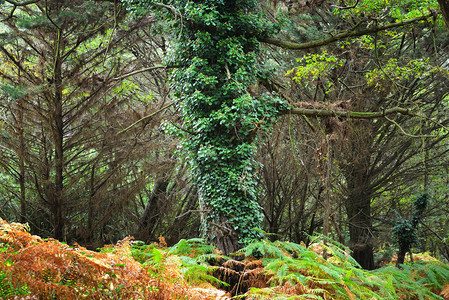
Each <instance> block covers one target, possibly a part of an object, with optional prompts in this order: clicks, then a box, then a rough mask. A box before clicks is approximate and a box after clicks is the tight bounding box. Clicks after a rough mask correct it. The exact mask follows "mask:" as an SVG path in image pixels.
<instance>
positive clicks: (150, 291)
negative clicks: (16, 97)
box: [0, 219, 449, 300]
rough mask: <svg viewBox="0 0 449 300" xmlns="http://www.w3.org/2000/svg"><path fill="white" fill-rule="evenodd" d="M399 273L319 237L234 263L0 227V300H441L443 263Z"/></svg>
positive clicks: (188, 244)
mask: <svg viewBox="0 0 449 300" xmlns="http://www.w3.org/2000/svg"><path fill="white" fill-rule="evenodd" d="M418 257H419V255H415V258H418ZM423 258H425V256H423ZM402 267H403V269H398V268H396V267H395V266H394V264H393V263H390V264H389V265H387V266H384V267H382V268H380V269H377V270H374V271H366V270H363V269H361V268H360V266H359V265H358V264H357V262H356V261H355V260H354V259H353V258H352V257H351V256H350V250H349V249H348V248H346V247H344V246H343V245H340V244H338V243H336V242H333V241H330V240H325V241H324V242H323V237H320V241H319V242H317V243H314V244H312V245H311V246H309V247H306V246H305V245H303V244H294V243H289V242H281V241H276V242H270V241H267V240H261V241H255V242H253V243H251V244H249V245H248V246H247V247H245V248H243V249H242V250H240V251H239V252H238V253H236V254H235V255H234V256H233V259H231V258H230V257H225V256H222V255H221V254H220V253H219V252H218V251H217V250H216V249H214V248H213V247H212V246H210V245H207V244H205V243H204V241H203V240H201V239H190V240H181V241H180V242H179V243H178V244H176V245H175V246H173V247H167V245H166V243H165V241H164V239H163V238H162V237H161V238H160V241H159V243H157V244H151V245H145V244H144V243H142V242H138V241H133V240H132V239H131V238H126V239H124V240H123V241H120V242H119V243H117V244H116V245H111V246H107V247H104V248H103V249H101V251H100V252H94V251H89V250H87V249H85V248H83V247H81V246H79V245H75V246H73V247H70V246H68V245H66V244H64V243H60V242H59V241H56V240H53V239H41V238H40V237H37V236H32V235H31V234H29V233H28V232H27V228H26V226H24V225H21V224H8V223H7V222H5V221H3V220H2V219H0V299H2V298H3V299H10V298H11V299H13V298H14V297H16V296H18V297H29V298H20V299H82V298H83V299H123V300H126V299H230V297H231V296H234V297H233V298H235V299H322V300H327V299H336V300H338V299H349V300H354V299H395V300H396V299H423V300H424V299H446V300H447V299H449V266H448V265H446V264H443V263H441V262H438V261H436V260H435V259H432V260H426V261H417V262H415V263H413V264H404V265H402ZM217 287H219V288H221V289H225V290H226V291H227V293H226V292H225V291H223V290H219V289H217Z"/></svg>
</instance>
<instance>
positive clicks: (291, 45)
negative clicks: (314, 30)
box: [261, 13, 433, 50]
mask: <svg viewBox="0 0 449 300" xmlns="http://www.w3.org/2000/svg"><path fill="white" fill-rule="evenodd" d="M431 17H433V14H432V13H430V14H427V15H425V16H421V17H417V18H414V19H411V20H407V21H403V22H398V23H392V24H388V25H384V26H372V27H368V28H365V29H360V30H356V28H357V27H358V26H355V27H354V28H353V29H351V30H348V31H345V32H341V33H338V34H336V35H333V36H331V37H329V38H326V39H322V40H317V41H310V42H306V43H296V42H290V41H286V40H281V39H277V38H271V37H267V38H264V39H262V40H261V42H263V43H266V44H271V45H275V46H279V47H281V48H285V49H291V50H303V49H311V48H316V47H321V46H324V45H328V44H330V43H333V42H337V41H340V40H343V39H346V38H349V37H357V36H362V35H367V34H372V33H376V32H379V31H383V30H388V29H392V28H396V27H402V26H405V25H408V24H412V23H415V22H419V21H424V20H427V19H428V18H431Z"/></svg>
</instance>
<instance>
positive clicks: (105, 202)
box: [0, 0, 449, 269]
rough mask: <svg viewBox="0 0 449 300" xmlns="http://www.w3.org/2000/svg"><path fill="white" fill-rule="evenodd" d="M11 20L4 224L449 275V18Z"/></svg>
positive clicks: (220, 10)
mask: <svg viewBox="0 0 449 300" xmlns="http://www.w3.org/2000/svg"><path fill="white" fill-rule="evenodd" d="M0 5H1V6H0V20H1V23H0V36H1V40H0V61H1V64H0V78H1V80H0V91H1V92H0V179H1V180H0V217H1V218H3V219H5V220H8V221H10V222H13V221H17V222H21V223H24V224H25V223H28V224H29V227H30V231H31V232H32V233H33V234H37V235H40V236H44V237H54V238H56V239H58V240H60V241H65V242H67V243H73V242H77V243H79V244H81V245H83V246H85V247H86V248H89V249H96V248H97V247H102V246H103V245H104V244H110V243H113V244H114V243H116V242H117V241H118V240H122V239H123V238H124V237H125V236H128V235H131V236H134V237H135V238H136V239H137V240H140V241H143V242H145V243H150V242H154V241H156V240H158V237H159V236H163V237H165V239H166V241H167V243H168V244H169V245H173V244H176V243H177V242H178V241H180V240H181V239H188V238H194V237H199V236H202V237H204V238H206V240H207V241H208V242H209V243H212V244H214V245H215V246H216V247H217V248H218V249H219V250H221V252H222V253H223V254H226V255H228V254H231V253H234V252H236V251H238V250H239V249H241V248H243V247H245V246H247V245H248V244H250V243H252V242H254V241H257V240H260V239H262V238H264V237H265V238H268V239H269V240H272V241H275V240H282V241H290V242H295V243H298V244H299V243H301V242H303V243H305V244H309V243H310V237H311V236H313V235H314V234H317V233H319V234H322V235H323V236H326V237H328V238H330V239H333V240H336V241H338V242H339V243H341V244H343V245H347V246H348V247H349V248H350V249H351V255H352V256H353V258H354V259H355V261H356V262H357V263H358V264H360V266H361V267H363V268H365V269H374V268H375V267H377V266H378V265H379V264H381V263H382V261H384V260H389V259H390V258H391V256H392V255H393V253H396V252H398V257H399V259H401V257H405V255H406V254H407V253H410V254H411V253H412V250H414V249H416V251H418V252H430V253H431V254H432V255H433V256H436V257H438V258H440V259H442V260H443V259H445V260H448V259H449V246H448V243H447V239H448V237H449V227H448V226H449V224H448V222H447V215H448V213H449V211H448V210H449V205H448V197H447V194H448V188H449V181H448V178H449V177H448V172H449V169H448V158H449V157H448V150H449V148H448V140H447V137H448V134H449V131H448V123H449V117H448V116H449V114H448V108H449V107H448V100H449V89H448V87H449V52H448V46H449V45H448V41H449V38H448V33H449V31H448V27H447V24H448V23H449V22H447V16H448V15H449V13H448V12H449V5H448V2H447V1H446V0H438V1H435V0H426V1H415V0H395V1H384V0H354V1H331V2H330V1H325V0H309V1H303V0H297V1H292V0H285V1H274V0H273V1H271V0H270V1H267V2H264V1H257V0H195V1H187V0H167V1H162V2H153V1H148V0H127V1H122V2H120V1H84V0H78V1H52V0H46V1H44V0H27V1H13V0H4V1H2V2H0ZM424 195H425V196H424ZM418 199H421V200H420V201H418ZM423 199H425V201H423ZM424 202H425V204H424ZM411 256H412V255H411ZM403 262H404V261H402V262H399V263H398V265H401V264H402V263H403Z"/></svg>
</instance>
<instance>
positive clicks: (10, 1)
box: [5, 0, 40, 6]
mask: <svg viewBox="0 0 449 300" xmlns="http://www.w3.org/2000/svg"><path fill="white" fill-rule="evenodd" d="M39 1H40V0H27V1H23V2H17V1H14V0H5V2H8V3H10V4H12V5H14V6H26V5H30V4H34V3H37V2H39Z"/></svg>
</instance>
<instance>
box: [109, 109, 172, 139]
mask: <svg viewBox="0 0 449 300" xmlns="http://www.w3.org/2000/svg"><path fill="white" fill-rule="evenodd" d="M173 104H174V102H170V103H168V104H167V105H165V106H163V107H162V108H161V109H159V110H157V111H155V112H153V113H151V114H149V115H147V116H145V117H143V118H141V119H139V120H137V121H136V122H134V123H132V124H131V125H129V126H128V127H126V128H125V129H123V130H121V131H119V132H117V135H119V134H122V133H124V132H126V131H128V130H130V129H131V128H133V127H134V126H136V125H137V124H139V123H140V122H142V121H145V120H146V119H149V118H151V117H153V116H155V115H157V114H158V113H160V112H163V111H164V110H166V109H167V108H169V107H170V106H172V105H173Z"/></svg>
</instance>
